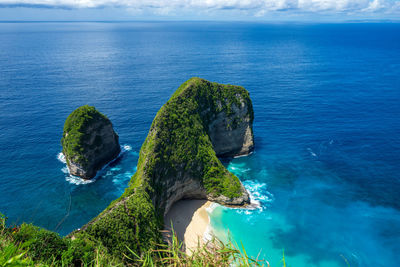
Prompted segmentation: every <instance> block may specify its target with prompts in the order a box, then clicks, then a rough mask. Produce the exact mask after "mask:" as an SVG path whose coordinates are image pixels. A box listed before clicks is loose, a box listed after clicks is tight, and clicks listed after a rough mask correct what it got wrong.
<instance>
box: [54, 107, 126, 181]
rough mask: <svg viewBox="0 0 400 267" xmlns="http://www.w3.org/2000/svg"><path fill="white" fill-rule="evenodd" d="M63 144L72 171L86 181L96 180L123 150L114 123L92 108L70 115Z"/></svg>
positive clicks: (65, 127) (65, 126) (66, 123)
mask: <svg viewBox="0 0 400 267" xmlns="http://www.w3.org/2000/svg"><path fill="white" fill-rule="evenodd" d="M61 144H62V147H63V154H64V156H65V159H66V161H67V166H68V169H69V172H70V173H71V174H72V175H75V176H79V177H82V178H83V179H91V178H93V177H94V176H95V175H96V173H97V171H98V170H99V169H101V168H102V167H103V166H104V164H106V163H108V162H109V161H111V160H112V159H114V158H115V157H116V156H118V154H119V153H120V151H121V148H120V146H119V143H118V135H117V134H116V133H115V131H114V129H113V127H112V124H111V121H110V120H109V119H108V118H107V117H106V116H104V115H103V114H101V113H100V112H99V111H97V110H96V109H95V108H94V107H91V106H88V105H85V106H82V107H79V108H77V109H76V110H74V111H73V112H72V113H71V114H70V115H69V116H68V118H67V120H66V121H65V124H64V133H63V137H62V139H61Z"/></svg>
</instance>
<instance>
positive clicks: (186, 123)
mask: <svg viewBox="0 0 400 267" xmlns="http://www.w3.org/2000/svg"><path fill="white" fill-rule="evenodd" d="M252 123H253V108H252V103H251V100H250V96H249V93H248V92H247V91H246V90H245V89H244V88H243V87H240V86H233V85H223V84H218V83H212V82H209V81H206V80H203V79H200V78H191V79H189V80H188V81H186V82H185V83H183V84H182V85H181V86H180V87H179V88H178V90H177V91H176V92H175V93H174V94H173V95H172V97H171V98H170V100H169V101H168V102H167V103H166V104H165V105H164V106H163V107H161V109H160V110H159V112H158V113H157V115H156V117H155V118H154V120H153V123H152V125H151V128H150V131H149V134H148V136H147V138H146V140H145V141H144V143H143V145H142V148H141V150H140V156H139V161H138V164H137V171H136V173H135V174H134V175H133V176H132V178H131V181H130V183H129V186H128V188H126V189H125V192H124V193H123V195H122V196H121V197H120V198H119V199H117V200H115V201H113V202H112V203H111V204H110V205H109V207H107V208H106V209H105V210H104V211H103V212H102V213H101V214H99V215H98V216H97V217H96V218H94V219H93V220H92V221H91V222H89V223H88V224H87V225H85V226H84V227H82V229H80V230H79V231H77V232H75V233H72V234H73V235H80V234H82V235H88V236H90V237H91V238H94V239H96V240H99V241H101V242H102V244H103V245H104V246H105V247H107V248H108V249H109V250H110V251H111V252H112V253H113V254H116V255H122V253H126V252H127V247H129V248H130V249H131V250H133V251H135V252H137V253H138V254H140V253H141V252H145V251H146V250H148V249H149V248H152V247H154V246H155V244H157V243H160V241H161V235H160V232H159V231H160V230H161V229H162V227H163V216H164V215H165V214H166V213H167V212H168V210H169V209H170V207H171V206H172V204H173V203H175V202H176V201H178V200H180V199H183V198H196V199H208V200H211V201H215V202H218V203H221V204H224V205H245V204H246V203H249V201H250V200H249V195H248V193H247V191H246V190H245V189H244V187H243V185H242V184H241V182H240V180H239V179H238V178H237V177H236V176H235V175H233V174H232V173H230V172H229V171H228V170H227V169H226V168H225V167H224V166H223V165H222V163H221V162H220V160H219V159H218V158H217V156H235V155H243V154H247V153H249V152H251V150H252V149H253V146H254V142H253V130H252Z"/></svg>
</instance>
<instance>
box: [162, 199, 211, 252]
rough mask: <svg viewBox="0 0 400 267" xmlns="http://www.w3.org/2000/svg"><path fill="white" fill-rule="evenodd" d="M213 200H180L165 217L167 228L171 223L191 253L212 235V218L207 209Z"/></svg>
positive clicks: (179, 238)
mask: <svg viewBox="0 0 400 267" xmlns="http://www.w3.org/2000/svg"><path fill="white" fill-rule="evenodd" d="M211 204H212V202H210V201H207V200H180V201H178V202H176V203H175V204H174V205H173V206H172V207H171V209H170V211H169V212H168V213H167V215H166V216H165V218H164V226H165V229H166V230H171V223H172V226H173V229H174V232H175V234H176V236H177V237H178V240H179V241H181V242H183V243H184V248H185V251H186V253H187V254H188V255H191V254H192V252H193V251H194V250H196V249H197V248H198V246H199V245H200V246H201V245H203V244H204V242H205V240H207V239H208V238H209V237H210V235H211V233H210V232H211V226H210V218H209V215H208V212H207V209H208V208H209V207H210V206H211Z"/></svg>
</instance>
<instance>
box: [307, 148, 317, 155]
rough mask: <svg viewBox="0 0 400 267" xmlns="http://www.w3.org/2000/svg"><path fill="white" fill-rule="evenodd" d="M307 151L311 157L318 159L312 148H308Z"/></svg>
mask: <svg viewBox="0 0 400 267" xmlns="http://www.w3.org/2000/svg"><path fill="white" fill-rule="evenodd" d="M307 150H308V152H310V154H311V156H313V157H317V154H315V153H314V151H312V149H311V148H309V147H308V148H307Z"/></svg>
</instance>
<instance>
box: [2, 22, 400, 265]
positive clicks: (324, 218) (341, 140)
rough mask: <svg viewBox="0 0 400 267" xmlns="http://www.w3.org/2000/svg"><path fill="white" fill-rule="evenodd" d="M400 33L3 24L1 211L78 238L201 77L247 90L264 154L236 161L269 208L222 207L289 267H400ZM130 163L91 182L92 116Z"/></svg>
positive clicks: (240, 236) (219, 219) (258, 247)
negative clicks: (182, 89) (104, 122)
mask: <svg viewBox="0 0 400 267" xmlns="http://www.w3.org/2000/svg"><path fill="white" fill-rule="evenodd" d="M399 44H400V24H396V23H387V24H386V23H375V24H374V23H353V24H295V23H294V24H263V23H227V22H226V23H225V22H224V23H216V22H132V23H101V22H96V23H88V22H79V23H0V92H1V94H0V152H1V153H0V163H1V165H0V212H2V213H5V214H6V215H7V216H8V217H9V223H10V224H16V223H21V222H32V223H34V224H36V225H39V226H42V227H46V228H47V229H50V230H55V231H57V232H59V233H60V234H62V235H66V234H68V233H69V232H71V231H72V230H74V229H76V228H79V227H81V226H82V225H83V224H85V223H86V222H88V221H89V220H90V219H92V218H93V217H94V216H96V215H97V214H98V213H99V212H101V211H102V210H103V209H104V208H105V207H107V205H108V204H109V203H110V202H111V201H112V200H114V199H115V198H117V197H119V196H120V194H121V193H122V192H123V190H124V188H125V187H126V186H127V183H128V181H129V179H130V177H131V176H132V175H133V173H134V172H135V168H136V164H137V160H138V152H139V150H140V147H141V145H142V143H143V141H144V139H145V137H146V135H147V132H148V129H149V127H150V125H151V122H152V120H153V118H154V116H155V114H156V112H157V111H158V109H159V108H160V107H161V106H162V105H163V104H164V103H165V102H166V101H167V100H168V99H169V97H170V96H171V95H172V93H173V92H174V91H175V90H176V88H178V87H179V85H180V84H181V83H182V82H184V81H186V80H187V79H188V78H190V77H192V76H199V77H202V78H205V79H208V80H211V81H217V82H221V83H231V84H238V85H242V86H244V87H245V88H246V89H248V90H249V92H250V94H251V98H252V101H253V105H254V111H255V121H254V135H255V145H256V147H255V152H254V153H253V154H252V155H250V156H248V157H242V158H237V159H233V160H231V161H229V160H226V161H224V164H226V166H227V167H228V168H229V169H230V170H231V171H232V172H234V173H235V174H236V175H238V176H239V177H240V178H241V179H242V181H243V183H244V184H245V186H246V188H248V190H249V191H250V192H251V194H252V200H253V202H254V203H256V204H257V203H258V206H257V207H256V208H255V209H254V210H233V209H228V208H222V207H218V208H216V209H215V210H214V212H213V214H212V225H213V227H214V228H215V230H216V232H217V233H218V236H219V237H221V238H226V233H225V231H224V229H229V231H230V233H231V235H232V237H233V238H234V240H235V241H236V242H240V241H242V242H243V244H244V245H245V247H246V249H247V251H248V252H249V254H250V255H252V256H254V257H256V256H257V254H258V253H259V252H260V251H261V252H260V257H262V258H265V259H267V260H268V261H269V262H270V263H271V266H281V262H280V260H281V256H282V251H283V250H284V251H285V256H286V260H287V264H288V266H292V267H294V266H296V267H299V266H300V267H303V266H307V267H308V266H322V267H328V266H347V264H346V261H347V262H348V263H349V264H350V266H384V267H396V266H400V260H399V257H398V255H400V245H399V244H400V204H399V203H400V194H399V192H400V178H399V173H400V153H399V151H400V134H399V133H400V120H399V118H400V105H399V103H400V45H399ZM84 104H89V105H94V106H96V107H97V108H98V110H100V111H101V112H103V113H105V114H106V115H107V116H108V117H109V118H110V119H111V121H112V122H113V124H114V127H115V129H116V131H117V132H118V134H119V136H120V142H121V145H122V146H123V153H122V154H121V155H120V157H119V158H118V159H117V160H116V161H114V162H112V163H111V164H110V165H109V166H107V167H106V168H105V169H104V170H103V171H102V172H101V173H100V174H99V176H98V177H97V179H95V180H94V181H93V182H91V183H82V181H80V180H77V179H74V178H73V177H70V176H69V174H68V173H66V169H65V163H63V162H62V158H61V157H60V155H59V153H60V152H61V145H60V139H61V135H62V129H63V124H64V121H65V119H66V118H67V116H68V114H69V113H71V112H72V111H73V110H74V109H75V108H77V107H78V106H81V105H84Z"/></svg>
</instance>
